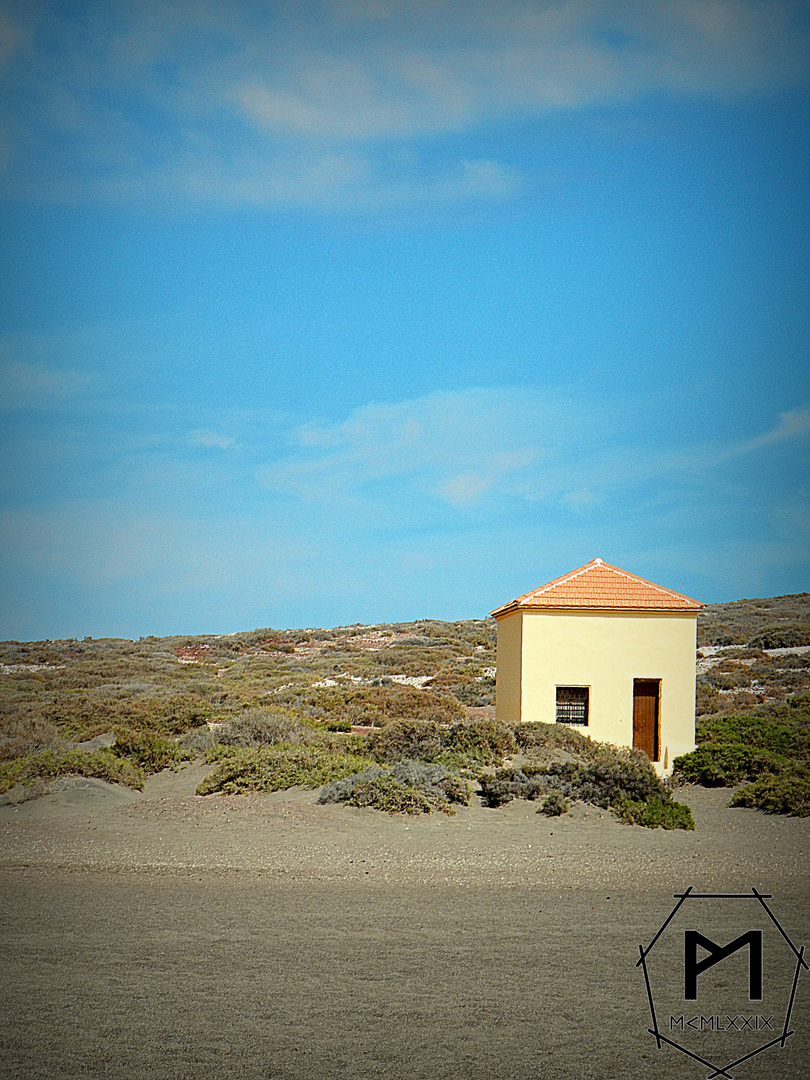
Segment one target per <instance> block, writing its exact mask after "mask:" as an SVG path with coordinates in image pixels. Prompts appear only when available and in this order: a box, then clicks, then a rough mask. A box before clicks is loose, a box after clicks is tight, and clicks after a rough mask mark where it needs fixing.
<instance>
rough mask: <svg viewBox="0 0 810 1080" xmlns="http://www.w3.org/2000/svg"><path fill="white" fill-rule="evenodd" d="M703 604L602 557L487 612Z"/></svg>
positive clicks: (671, 608) (677, 608)
mask: <svg viewBox="0 0 810 1080" xmlns="http://www.w3.org/2000/svg"><path fill="white" fill-rule="evenodd" d="M702 607H703V604H701V603H700V601H699V600H692V599H690V597H688V596H683V595H681V593H676V592H673V591H672V590H671V589H665V588H664V587H663V586H662V585H655V584H654V583H653V582H652V581H645V580H644V578H640V577H636V575H635V574H628V572H627V571H626V570H619V569H618V567H616V566H610V565H609V564H608V563H606V562H602V560H601V559H591V561H590V562H589V563H586V564H585V566H580V567H579V568H578V569H577V570H572V571H571V572H570V573H569V574H564V575H563V576H562V577H558V578H555V579H554V581H549V582H548V583H547V584H546V585H541V586H540V588H539V589H534V590H533V591H532V592H528V593H525V594H524V595H523V596H519V597H518V598H517V600H510V601H509V603H508V604H503V605H502V606H501V607H499V608H496V609H495V610H494V611H493V612H491V613H490V614H492V615H494V616H495V618H496V619H497V618H499V617H500V616H501V615H506V614H508V613H509V612H510V611H518V610H520V609H521V608H607V609H613V610H622V611H695V612H697V611H699V610H700V608H702Z"/></svg>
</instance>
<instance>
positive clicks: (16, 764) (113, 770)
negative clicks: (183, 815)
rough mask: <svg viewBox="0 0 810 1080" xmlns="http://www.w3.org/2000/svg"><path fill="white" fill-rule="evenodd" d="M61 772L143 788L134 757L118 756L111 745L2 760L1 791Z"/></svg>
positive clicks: (43, 752)
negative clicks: (132, 758) (131, 759)
mask: <svg viewBox="0 0 810 1080" xmlns="http://www.w3.org/2000/svg"><path fill="white" fill-rule="evenodd" d="M59 776H93V777H96V778H98V779H99V780H106V781H107V782H108V783H111V784H125V785H126V786H127V787H131V788H135V789H137V790H138V791H142V790H143V782H144V773H143V770H142V769H140V768H138V766H137V765H135V764H134V763H133V762H132V761H129V760H128V759H126V758H121V757H118V755H117V754H115V753H114V752H113V751H112V749H109V748H107V747H101V748H100V749H98V750H61V751H60V750H41V751H40V752H39V753H37V754H30V755H29V756H27V757H21V758H15V759H14V760H12V761H4V762H0V793H5V792H7V791H9V790H10V789H11V788H13V787H14V785H15V784H24V785H25V786H28V785H30V784H32V783H33V782H34V781H36V780H53V779H56V777H59Z"/></svg>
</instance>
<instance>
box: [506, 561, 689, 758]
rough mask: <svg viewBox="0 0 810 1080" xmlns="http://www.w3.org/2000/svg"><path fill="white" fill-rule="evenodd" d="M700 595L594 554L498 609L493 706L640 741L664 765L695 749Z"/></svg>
mask: <svg viewBox="0 0 810 1080" xmlns="http://www.w3.org/2000/svg"><path fill="white" fill-rule="evenodd" d="M702 607H703V604H701V603H700V602H699V601H698V600H692V599H690V598H689V597H688V596H683V595H681V594H680V593H676V592H673V591H672V590H671V589H666V588H664V587H663V586H662V585H655V584H654V583H653V582H651V581H645V580H644V578H640V577H636V575H635V574H630V573H628V572H627V571H626V570H619V569H618V567H615V566H609V565H608V564H607V563H605V562H603V561H602V560H601V559H592V560H591V562H589V563H587V564H586V565H585V566H580V567H578V568H577V569H576V570H572V571H571V572H570V573H568V574H564V575H563V576H562V577H559V578H555V580H554V581H549V582H548V583H547V584H545V585H541V586H540V588H538V589H534V590H533V591H532V592H529V593H526V594H525V595H524V596H519V597H518V598H517V599H516V600H511V601H510V602H509V603H508V604H503V605H502V606H501V607H499V608H496V609H495V610H494V611H493V612H492V615H493V616H494V618H495V619H496V620H497V623H498V675H497V685H496V710H497V716H498V719H499V720H503V721H505V722H507V723H516V722H519V721H522V722H532V721H543V722H545V723H550V724H553V723H559V724H570V725H572V726H575V727H576V728H577V729H578V730H582V732H583V734H587V735H590V736H591V737H592V738H594V739H597V740H599V741H601V742H611V743H615V744H616V745H619V746H635V747H638V748H640V749H642V750H644V752H645V753H646V754H647V755H648V757H649V758H650V760H651V761H652V762H653V763H654V764H655V765H656V767H657V770H658V771H659V772H660V773H664V772H669V771H671V769H672V763H673V761H674V759H675V758H676V757H677V756H679V755H680V754H686V753H689V751H691V750H694V749H695V649H696V644H697V613H698V611H700V609H701V608H702Z"/></svg>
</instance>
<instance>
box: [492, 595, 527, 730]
mask: <svg viewBox="0 0 810 1080" xmlns="http://www.w3.org/2000/svg"><path fill="white" fill-rule="evenodd" d="M522 657H523V615H522V613H521V612H513V613H512V614H511V615H506V616H505V617H504V618H502V619H499V620H498V660H497V663H498V671H497V674H496V677H495V714H496V716H497V718H498V720H501V721H502V722H503V723H505V724H518V723H520V696H521V695H520V678H521V665H522Z"/></svg>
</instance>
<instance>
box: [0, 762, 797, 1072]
mask: <svg viewBox="0 0 810 1080" xmlns="http://www.w3.org/2000/svg"><path fill="white" fill-rule="evenodd" d="M201 771H202V770H201V768H200V767H198V766H189V767H187V768H185V769H183V770H182V771H180V772H178V773H165V774H161V775H160V776H157V777H153V778H152V779H151V780H150V781H149V782H148V784H147V787H146V790H145V792H144V793H142V794H141V793H138V792H129V791H126V790H123V789H120V788H117V787H112V786H110V785H106V784H103V783H102V782H100V781H92V780H72V781H67V782H64V783H63V784H62V785H61V788H60V790H57V791H54V793H52V794H50V795H48V796H46V797H44V798H41V799H37V800H29V801H26V802H20V803H17V804H15V803H14V802H13V801H12V802H10V803H8V804H7V805H3V806H0V925H1V926H2V935H0V957H1V958H2V959H1V960H0V964H1V965H2V966H0V971H2V979H0V985H2V1008H1V1009H0V1049H1V1050H2V1053H0V1076H3V1077H15V1078H16V1077H54V1076H66V1077H116V1078H117V1077H125V1076H126V1077H144V1078H147V1080H152V1078H155V1080H158V1078H163V1077H173V1078H177V1080H186V1078H192V1077H194V1078H197V1077H199V1078H201V1080H202V1078H209V1077H226V1076H227V1077H231V1076H237V1077H251V1078H254V1077H255V1078H269V1077H275V1078H285V1080H286V1078H289V1080H293V1078H295V1080H297V1078H299V1077H300V1078H315V1080H320V1078H324V1080H332V1078H337V1077H341V1078H342V1077H347V1076H352V1077H360V1078H365V1077H369V1078H377V1077H380V1078H396V1080H434V1078H436V1080H438V1078H442V1080H443V1078H445V1077H446V1078H448V1080H449V1078H450V1077H453V1078H454V1080H457V1078H469V1080H479V1078H480V1080H484V1078H486V1080H497V1078H510V1080H511V1078H523V1077H526V1078H528V1077H537V1076H541V1077H546V1076H548V1077H574V1078H579V1077H583V1078H591V1077H594V1078H595V1077H617V1078H621V1077H640V1076H655V1077H662V1078H670V1077H686V1078H689V1077H701V1076H708V1075H709V1074H710V1072H711V1070H710V1069H709V1068H707V1066H705V1065H700V1064H698V1063H697V1062H695V1061H693V1060H691V1059H689V1058H687V1057H686V1056H685V1055H683V1054H680V1053H678V1052H677V1051H675V1050H673V1049H672V1048H669V1047H666V1046H664V1048H663V1049H662V1050H661V1051H659V1050H657V1049H656V1045H655V1042H654V1040H653V1038H652V1036H651V1035H649V1034H648V1030H647V1029H648V1028H649V1025H650V1012H649V1007H648V1002H647V996H646V991H645V988H644V980H643V977H642V975H641V973H640V971H639V969H637V968H636V967H635V963H636V960H637V959H638V949H639V945H640V944H642V943H646V942H649V941H650V940H651V938H652V936H653V935H654V934H655V932H656V930H657V929H658V927H659V926H660V924H661V922H662V921H663V919H664V918H665V917H666V915H667V914H668V913H669V911H670V910H671V908H672V905H673V903H674V901H673V893H676V892H680V891H683V890H684V889H685V888H686V887H688V886H690V885H691V886H694V887H695V889H696V890H702V891H705V892H750V890H751V889H752V887H754V888H757V889H760V890H764V891H767V892H768V893H770V894H772V895H773V900H772V901H770V903H771V904H772V906H773V910H774V911H775V912H776V913H777V915H778V917H779V919H780V921H781V923H782V925H783V926H785V928H786V929H788V930H789V932H790V935H791V937H792V938H793V940H794V941H796V943H797V944H803V943H804V942H806V941H807V940H808V937H810V934H808V931H810V918H808V906H807V902H806V901H807V896H808V875H807V861H806V858H805V853H806V851H807V847H806V845H807V843H808V842H810V820H798V819H786V818H776V817H768V816H766V815H764V814H760V813H758V812H757V811H752V810H744V809H737V810H730V809H728V808H727V805H726V804H727V802H728V792H726V791H712V790H704V789H700V788H694V789H686V790H685V791H682V792H681V794H680V795H679V796H678V797H679V798H681V799H682V800H683V801H686V802H688V803H689V804H690V805H691V806H692V808H693V813H694V816H695V820H696V822H697V830H696V831H695V832H694V833H683V832H664V831H663V830H645V829H639V828H631V827H628V826H623V825H620V824H619V823H618V822H616V821H615V820H614V819H613V818H612V816H611V815H610V814H607V813H603V812H600V811H598V810H594V809H592V808H591V809H587V810H586V809H584V808H581V807H578V808H576V809H575V811H574V812H573V813H572V814H570V815H567V816H565V817H563V818H558V819H556V820H555V819H548V818H546V817H545V816H543V815H540V814H537V813H536V812H535V807H534V806H533V805H532V804H530V803H525V802H514V803H512V804H510V805H508V806H506V807H503V808H501V809H499V810H487V809H485V808H483V807H481V806H480V805H478V800H477V799H476V800H473V801H474V803H475V804H476V805H473V806H471V807H469V808H462V809H460V810H459V812H458V813H457V814H456V815H455V816H453V817H447V816H445V815H441V814H433V815H430V816H422V817H418V818H405V817H396V818H392V817H388V816H386V815H382V814H379V813H377V812H375V811H371V810H353V809H349V808H346V807H342V806H317V805H316V804H315V793H314V792H303V791H292V792H286V793H277V794H274V795H269V796H233V797H209V798H206V799H201V798H199V797H197V796H195V795H194V794H193V792H194V789H195V787H196V784H197V782H198V780H199V777H200V775H201ZM718 904H719V907H718V910H717V914H716V916H715V922H714V923H713V924H712V925H713V929H712V930H711V933H712V934H713V935H714V936H713V940H715V941H718V942H719V941H729V940H731V938H732V936H734V935H735V934H736V931H735V930H734V929H733V927H734V925H735V923H734V917H733V915H732V912H731V907H732V906H733V905H732V904H731V902H722V903H720V902H718ZM701 925H703V924H701ZM673 926H674V923H673ZM705 932H707V933H708V932H709V931H705ZM774 933H775V932H774ZM662 940H663V939H662ZM769 950H770V946H768V951H766V976H769V973H770V971H771V967H772V965H773V963H775V961H773V960H772V953H771V951H769ZM738 958H741V962H742V959H744V958H743V957H742V954H738ZM728 964H729V967H728V970H729V972H731V971H732V967H731V961H728ZM717 970H718V971H720V970H721V968H720V967H719V966H718V968H717ZM704 978H707V976H701V979H704ZM769 985H770V984H769ZM808 985H810V976H805V980H804V981H803V982H802V981H800V983H799V986H798V990H797V993H796V999H795V1006H794V1010H793V1017H792V1019H793V1023H792V1027H793V1028H794V1029H795V1035H793V1036H792V1037H791V1038H790V1039H789V1040H788V1041H787V1043H786V1046H785V1048H784V1049H779V1048H773V1049H770V1050H768V1051H766V1052H765V1053H763V1054H761V1055H758V1056H756V1057H754V1058H752V1059H750V1060H749V1061H747V1062H744V1063H742V1064H741V1065H739V1066H736V1067H735V1068H733V1069H732V1070H730V1072H731V1075H733V1076H735V1077H736V1076H739V1077H750V1078H755V1077H767V1078H770V1077H777V1076H778V1077H800V1076H801V1077H804V1076H806V1075H808V1066H807V1062H808V1060H810V1015H808V1006H807V1003H808ZM743 1004H744V1006H745V1009H746V1012H748V1011H750V1012H752V1013H753V1012H754V1011H756V1009H758V1008H760V1007H762V1008H763V1009H764V1008H765V1006H764V1005H763V1006H760V1005H759V1004H758V1003H755V1002H751V1003H749V1002H748V1001H747V1000H746V1001H745V1002H744V1003H743ZM740 1010H741V1011H742V1004H741V1005H740ZM714 1039H715V1042H714V1043H712V1042H711V1040H710V1039H708V1036H706V1038H704V1040H703V1044H705V1046H709V1049H710V1050H711V1053H713V1054H716V1055H717V1054H719V1055H721V1056H723V1061H725V1062H728V1061H731V1060H734V1057H735V1054H736V1056H742V1055H743V1054H744V1053H747V1052H749V1051H750V1049H751V1048H752V1047H753V1046H754V1045H755V1044H756V1038H755V1036H751V1035H750V1034H748V1033H735V1034H733V1035H731V1034H728V1033H724V1034H723V1035H722V1036H718V1035H715V1036H714ZM707 1040H708V1041H707ZM703 1044H702V1045H703ZM712 1047H714V1049H712ZM718 1047H720V1048H719V1049H718ZM704 1048H705V1047H704ZM738 1048H742V1049H740V1050H739V1052H738ZM705 1052H706V1054H707V1055H708V1054H709V1050H706V1051H705ZM712 1060H714V1058H712Z"/></svg>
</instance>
